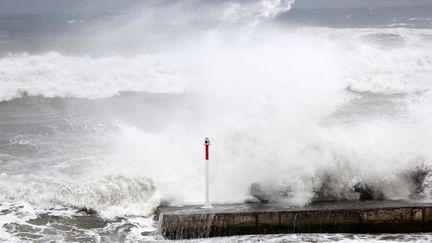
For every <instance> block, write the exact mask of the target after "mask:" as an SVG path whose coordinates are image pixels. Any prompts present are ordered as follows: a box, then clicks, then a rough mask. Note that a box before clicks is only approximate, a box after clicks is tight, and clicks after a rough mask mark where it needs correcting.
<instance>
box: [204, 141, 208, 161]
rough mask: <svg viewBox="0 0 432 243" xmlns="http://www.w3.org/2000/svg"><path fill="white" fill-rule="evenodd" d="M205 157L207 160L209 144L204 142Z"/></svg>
mask: <svg viewBox="0 0 432 243" xmlns="http://www.w3.org/2000/svg"><path fill="white" fill-rule="evenodd" d="M205 150H206V151H205V159H206V160H209V146H208V144H206V146H205Z"/></svg>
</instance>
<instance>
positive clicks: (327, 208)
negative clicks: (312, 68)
mask: <svg viewBox="0 0 432 243" xmlns="http://www.w3.org/2000/svg"><path fill="white" fill-rule="evenodd" d="M157 216H158V218H159V230H160V232H161V234H162V235H163V236H164V237H165V238H166V239H191V238H205V237H218V236H232V235H247V234H289V233H414V232H432V203H419V202H407V201H343V202H322V203H315V204H312V205H308V206H304V207H292V206H286V205H283V204H261V203H252V204H229V205H215V207H214V208H213V209H202V208H201V206H184V207H160V208H159V209H158V212H157Z"/></svg>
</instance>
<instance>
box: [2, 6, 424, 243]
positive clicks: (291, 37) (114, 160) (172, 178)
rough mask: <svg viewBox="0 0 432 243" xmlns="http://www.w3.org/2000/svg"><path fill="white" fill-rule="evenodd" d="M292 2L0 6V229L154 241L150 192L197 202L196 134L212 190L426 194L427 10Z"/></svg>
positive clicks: (228, 198)
mask: <svg viewBox="0 0 432 243" xmlns="http://www.w3.org/2000/svg"><path fill="white" fill-rule="evenodd" d="M292 4H293V1H288V0H285V1H272V0H262V1H239V2H235V1H232V2H229V1H224V2H221V3H219V4H209V3H205V2H200V1H193V2H191V1H177V2H175V3H174V2H172V1H171V2H170V4H160V3H158V2H157V1H148V2H145V3H142V4H141V5H140V6H139V7H137V8H135V9H133V10H131V11H130V12H127V13H122V14H117V15H116V14H99V15H0V240H4V241H41V242H45V241H47V240H56V241H95V242H98V241H104V242H105V241H138V240H141V241H152V240H156V241H157V240H162V238H161V236H160V235H158V233H157V230H156V228H157V223H156V222H155V221H154V220H153V216H154V210H155V208H156V207H158V206H159V205H161V204H165V205H184V204H200V203H202V199H203V197H202V196H203V190H204V187H203V169H204V168H203V161H202V159H203V158H202V156H203V155H202V153H203V152H202V150H203V138H204V137H206V136H209V137H210V138H211V140H212V145H211V150H212V161H211V163H212V175H211V176H212V178H211V183H212V184H211V189H212V200H213V201H215V202H218V203H233V202H244V201H245V200H250V198H251V197H252V195H251V193H250V187H251V185H259V187H260V190H262V191H264V192H265V195H266V196H267V197H268V199H269V200H271V201H277V202H285V203H287V204H291V205H304V204H307V203H310V202H311V201H314V200H321V199H326V200H328V199H331V200H341V199H352V200H357V199H359V197H360V193H359V191H358V190H356V189H355V188H358V187H367V188H369V189H371V190H372V191H373V192H374V193H375V194H376V195H378V194H379V197H382V198H386V199H409V200H425V201H430V200H432V198H431V196H432V173H431V172H430V171H431V170H430V168H431V166H432V150H431V147H432V139H431V138H432V90H431V88H432V28H431V27H432V18H431V16H432V9H430V8H412V9H407V8H391V9H389V8H379V9H333V10H329V9H327V10H326V9H323V10H299V9H296V8H295V4H294V8H293V9H291V7H292ZM168 16H169V17H168ZM431 239H432V236H431V235H429V234H415V235H345V234H336V235H334V234H318V235H313V234H312V235H276V236H243V237H227V238H218V239H210V240H207V241H211V242H213V241H214V242H219V241H222V242H224V241H225V242H230V241H240V242H263V241H269V242H287V241H288V242H289V241H341V242H358V241H375V242H387V241H396V242H397V241H419V242H427V241H430V240H431Z"/></svg>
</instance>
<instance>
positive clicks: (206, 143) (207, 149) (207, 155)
mask: <svg viewBox="0 0 432 243" xmlns="http://www.w3.org/2000/svg"><path fill="white" fill-rule="evenodd" d="M204 146H205V188H206V192H205V193H206V194H205V204H204V206H203V208H213V206H212V205H211V203H210V199H209V197H210V195H209V194H210V192H209V191H210V186H209V184H210V178H209V177H210V175H209V173H210V172H209V153H210V151H209V149H210V148H209V147H210V139H209V138H205V141H204Z"/></svg>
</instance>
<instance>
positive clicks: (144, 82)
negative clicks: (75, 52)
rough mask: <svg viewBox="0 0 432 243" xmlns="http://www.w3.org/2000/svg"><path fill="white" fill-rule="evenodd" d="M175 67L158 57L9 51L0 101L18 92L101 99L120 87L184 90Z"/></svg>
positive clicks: (2, 63) (1, 62) (1, 69)
mask: <svg viewBox="0 0 432 243" xmlns="http://www.w3.org/2000/svg"><path fill="white" fill-rule="evenodd" d="M184 80H185V77H184V74H183V73H182V72H181V70H179V69H178V67H173V66H170V65H169V64H166V63H163V62H161V61H160V59H159V58H158V57H155V56H151V55H141V56H137V57H134V58H125V57H120V56H117V57H103V58H93V57H89V56H66V55H62V54H60V53H57V52H49V53H45V54H40V55H29V54H10V55H8V56H6V57H3V58H1V59H0V83H1V87H0V100H3V101H4V100H10V99H13V98H16V97H20V96H22V95H30V96H44V97H78V98H103V97H109V96H113V95H116V94H119V93H121V92H125V91H143V92H149V93H177V92H182V91H184V90H186V89H187V85H186V82H184Z"/></svg>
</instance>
